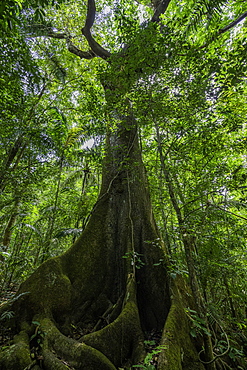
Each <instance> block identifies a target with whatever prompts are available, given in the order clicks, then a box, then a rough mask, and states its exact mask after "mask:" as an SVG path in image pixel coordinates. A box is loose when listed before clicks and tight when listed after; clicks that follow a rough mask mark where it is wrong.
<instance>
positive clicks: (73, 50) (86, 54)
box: [67, 40, 96, 59]
mask: <svg viewBox="0 0 247 370" xmlns="http://www.w3.org/2000/svg"><path fill="white" fill-rule="evenodd" d="M67 46H68V50H69V51H70V52H71V53H72V54H75V55H77V56H78V57H79V58H81V59H92V58H94V57H96V55H95V53H94V52H93V51H92V50H89V51H82V50H80V49H78V48H77V47H76V46H75V45H73V44H72V42H71V40H67Z"/></svg>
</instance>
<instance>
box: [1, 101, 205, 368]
mask: <svg viewBox="0 0 247 370" xmlns="http://www.w3.org/2000/svg"><path fill="white" fill-rule="evenodd" d="M110 105H111V104H110ZM108 120H109V123H110V124H111V126H112V127H111V128H109V132H108V136H107V140H106V156H105V160H104V168H103V178H102V188H101V192H100V195H99V198H98V201H97V202H96V204H95V206H94V209H93V212H92V215H91V218H90V220H89V223H88V224H87V226H86V229H85V230H84V232H83V233H82V235H81V237H79V239H78V240H77V241H76V242H75V243H74V245H73V246H72V247H71V248H70V249H69V250H68V251H67V252H65V253H64V254H62V255H61V256H59V257H56V258H51V259H49V260H47V261H46V262H44V263H43V264H42V265H41V266H40V267H39V268H38V269H37V270H36V271H35V272H34V273H33V274H32V275H31V276H30V277H29V278H28V279H27V280H26V281H25V282H24V283H23V284H22V285H21V286H20V289H19V291H18V292H17V295H16V298H15V299H14V300H13V301H12V302H8V303H7V304H6V305H5V306H4V307H2V309H1V310H0V315H1V312H3V311H4V310H5V311H6V310H12V311H14V313H15V316H14V318H13V319H12V321H13V323H12V324H13V326H14V328H15V331H18V330H19V334H18V335H16V336H15V337H14V344H13V345H12V346H11V347H10V348H9V349H7V350H5V351H3V352H1V353H0V366H1V369H3V370H5V369H8V370H12V369H13V370H18V369H20V370H23V369H25V368H26V367H27V366H29V365H30V364H32V363H33V364H34V362H33V360H32V358H31V357H30V351H34V349H35V353H36V369H39V368H40V366H39V361H41V362H42V368H44V369H47V370H51V369H66V368H67V367H66V365H65V363H66V364H69V365H70V366H73V368H75V369H85V370H86V369H87V370H90V369H92V370H96V369H97V370H98V369H112V370H113V369H116V368H117V367H120V366H121V367H123V366H130V365H132V364H136V363H138V362H140V361H142V360H143V358H144V357H145V348H144V338H146V339H148V338H149V337H150V334H151V333H152V335H153V334H155V336H156V337H160V336H161V337H162V339H161V343H162V344H163V347H162V352H161V354H160V359H159V363H158V369H169V370H178V369H192V368H193V369H195V370H196V369H198V370H199V369H203V368H204V367H203V365H202V364H201V363H200V362H199V359H198V356H197V353H196V350H195V348H194V345H193V343H192V341H191V338H190V336H189V325H188V322H187V319H186V315H185V311H184V305H185V304H187V302H185V300H184V297H187V294H188V296H189V294H190V293H189V290H188V288H186V287H185V286H184V284H183V282H180V283H179V288H178V286H177V285H175V281H174V280H172V279H171V278H170V277H169V274H168V272H167V271H168V262H167V257H166V251H165V250H164V246H163V245H162V243H161V241H160V238H159V235H158V232H157V228H156V225H155V221H154V218H153V214H152V208H151V202H150V197H149V191H148V184H147V179H146V175H145V169H144V166H143V163H142V159H141V151H140V148H139V143H138V134H137V127H136V122H135V120H134V117H133V116H132V113H131V109H130V106H129V103H128V102H127V101H123V102H122V105H121V108H119V106H118V112H116V111H115V112H114V111H113V110H112V107H111V108H110V112H109V117H108ZM74 330H76V332H77V334H78V333H79V334H80V338H79V340H75V333H73V331H74ZM73 334H74V338H72V337H73ZM38 359H40V360H38ZM30 366H31V365H30Z"/></svg>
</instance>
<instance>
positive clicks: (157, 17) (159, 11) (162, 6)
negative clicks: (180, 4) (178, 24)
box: [151, 0, 171, 22]
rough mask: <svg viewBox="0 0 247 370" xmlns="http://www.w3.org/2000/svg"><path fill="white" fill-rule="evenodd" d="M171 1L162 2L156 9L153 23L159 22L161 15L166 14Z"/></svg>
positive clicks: (163, 0)
mask: <svg viewBox="0 0 247 370" xmlns="http://www.w3.org/2000/svg"><path fill="white" fill-rule="evenodd" d="M170 2H171V0H161V1H160V3H159V5H158V6H157V8H156V9H155V12H154V15H153V17H152V19H151V21H152V22H159V20H160V16H161V14H164V13H165V11H166V9H167V8H168V5H169V4H170Z"/></svg>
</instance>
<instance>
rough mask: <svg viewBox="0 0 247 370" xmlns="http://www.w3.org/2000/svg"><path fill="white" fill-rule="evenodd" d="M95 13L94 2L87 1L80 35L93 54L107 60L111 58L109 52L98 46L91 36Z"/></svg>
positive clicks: (91, 0)
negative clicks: (84, 38)
mask: <svg viewBox="0 0 247 370" xmlns="http://www.w3.org/2000/svg"><path fill="white" fill-rule="evenodd" d="M95 13H96V7H95V1H94V0H88V3H87V18H86V23H85V26H84V27H83V28H82V30H81V31H82V34H83V35H84V36H85V37H86V39H87V42H88V44H89V46H90V47H91V49H92V51H93V53H94V54H95V55H97V56H99V57H100V58H102V59H108V58H109V57H110V56H111V53H109V51H107V50H106V49H104V48H103V47H102V46H101V45H100V44H98V42H97V41H95V40H94V38H93V37H92V35H91V31H90V29H91V27H92V26H93V24H94V20H95Z"/></svg>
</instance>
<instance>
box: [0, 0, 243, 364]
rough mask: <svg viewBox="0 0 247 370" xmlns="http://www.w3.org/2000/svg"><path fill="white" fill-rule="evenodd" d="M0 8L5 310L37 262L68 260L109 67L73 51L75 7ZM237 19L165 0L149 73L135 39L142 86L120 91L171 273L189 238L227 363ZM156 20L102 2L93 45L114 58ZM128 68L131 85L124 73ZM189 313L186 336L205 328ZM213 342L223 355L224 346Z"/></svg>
mask: <svg viewBox="0 0 247 370" xmlns="http://www.w3.org/2000/svg"><path fill="white" fill-rule="evenodd" d="M167 3H169V2H167ZM0 10H1V18H0V26H1V34H2V35H1V36H2V37H1V41H0V43H1V45H0V46H1V48H0V73H1V75H0V94H1V115H0V138H1V139H0V160H1V167H0V235H1V246H0V264H1V270H0V287H1V292H0V294H1V300H2V301H5V300H6V299H7V298H11V297H12V294H13V292H15V290H16V287H17V286H18V285H19V284H20V282H22V281H23V280H24V279H25V278H27V277H28V276H29V275H30V274H31V273H32V272H33V271H34V270H35V269H36V268H37V267H38V266H39V265H40V264H41V263H43V262H44V261H46V260H47V259H48V258H50V257H54V256H57V255H59V254H61V253H63V252H64V251H66V250H67V249H68V248H69V247H70V246H71V244H72V243H73V242H74V241H75V240H76V238H77V237H78V236H79V235H80V234H81V233H82V231H83V230H84V229H85V227H86V225H87V223H88V220H89V219H90V215H91V211H92V209H93V206H94V204H95V202H96V200H97V198H98V196H99V192H100V187H101V172H102V161H103V158H104V154H105V146H104V140H105V135H106V130H107V125H108V122H107V117H106V113H105V106H106V100H105V95H104V90H103V89H102V85H101V83H100V78H101V76H102V74H104V73H105V71H106V69H107V63H106V62H105V60H104V59H107V58H97V57H95V58H93V56H95V55H91V56H90V55H88V58H84V56H82V55H81V54H80V53H79V51H78V50H79V48H80V49H83V50H84V49H87V48H88V46H87V40H85V38H84V37H83V35H82V34H81V27H82V26H83V24H84V23H85V19H86V15H87V4H86V3H84V2H83V3H79V2H74V1H71V2H70V1H67V2H65V1H58V2H55V1H53V2H49V1H48V0H47V1H46V0H43V1H38V0H37V1H36V0H34V1H31V0H30V1H21V0H20V1H12V2H11V1H3V2H2V4H1V7H0ZM246 15H247V12H246V4H245V2H244V1H230V2H228V1H207V0H205V1H199V0H197V1H196V0H194V1H189V2H185V1H182V0H181V1H179V2H173V1H171V3H170V4H169V7H168V10H167V11H166V13H165V17H163V18H162V17H161V18H162V20H161V26H160V28H159V37H158V38H157V39H156V40H155V42H154V40H149V46H150V45H151V44H152V48H153V49H152V50H150V49H148V47H147V52H148V53H150V54H152V53H154V54H155V56H156V63H157V67H156V68H155V72H154V66H153V65H150V71H151V73H150V72H149V70H148V68H149V66H148V64H147V57H146V56H145V58H144V57H143V53H144V51H145V47H146V46H147V45H146V44H143V45H142V48H141V49H138V50H137V51H136V54H135V58H134V59H133V64H132V66H131V68H132V69H133V70H134V71H135V73H140V78H138V79H136V82H135V83H134V84H133V86H132V87H131V89H129V91H128V93H127V98H128V100H129V101H130V103H131V107H132V110H133V112H134V115H135V117H136V120H137V122H138V131H139V140H140V146H141V151H142V156H143V161H144V164H145V168H146V173H147V176H148V182H149V190H150V193H151V199H152V206H153V212H154V215H155V219H156V223H157V226H158V229H159V233H160V236H161V238H162V239H163V240H164V242H165V244H166V247H167V250H168V254H169V260H170V270H169V274H170V276H171V278H172V279H175V278H176V277H177V276H178V275H179V276H180V275H181V276H183V277H184V278H185V280H187V279H188V278H189V267H188V261H187V260H186V253H185V252H186V251H185V250H184V238H186V236H189V237H190V241H191V243H192V244H193V246H194V254H193V267H194V269H195V271H196V274H197V278H198V281H199V285H200V290H201V293H202V295H203V297H204V298H205V301H206V302H207V307H209V309H210V312H213V313H214V317H217V320H218V321H219V322H221V325H222V326H223V327H224V332H226V333H227V335H228V336H229V338H230V340H231V345H230V349H229V353H230V357H231V358H232V359H233V361H234V360H235V359H236V361H237V359H239V358H244V357H245V356H246V328H247V316H246V315H247V310H246V305H247V298H246V289H247V287H246V284H247V283H246V282H247V255H246V235H247V226H246V220H247V209H246V200H247V163H246V141H247V131H246V130H247V128H246V116H247V104H246V91H247V87H246V70H247V64H246V56H247V42H246V41H247V32H246V30H247V23H246V18H245V17H246ZM152 16H153V8H152V7H150V4H149V3H148V2H147V1H144V0H143V1H138V2H132V1H128V0H121V1H100V2H98V3H97V15H96V20H95V23H94V27H93V34H94V37H95V40H97V42H98V43H99V44H100V45H103V47H104V48H105V49H104V50H106V49H107V50H109V51H110V52H111V53H114V51H116V50H118V49H119V48H120V47H123V48H124V47H126V45H127V47H128V45H135V43H136V44H138V42H140V40H138V30H140V29H144V28H145V27H146V26H147V24H148V20H149V19H150V18H152ZM171 30H172V32H171ZM164 40H165V41H164ZM164 45H165V46H164ZM89 54H90V53H89ZM91 57H92V60H91ZM142 58H143V60H144V59H145V68H146V69H145V71H143V66H142V64H141V60H142ZM121 68H122V70H124V62H123V64H122V65H121V67H120V70H121ZM138 69H139V71H138ZM124 73H129V76H130V79H131V78H132V77H131V76H132V70H131V69H130V70H128V71H127V72H126V71H124ZM123 257H124V256H123ZM125 257H126V256H125ZM134 258H135V263H136V264H138V263H140V266H139V267H140V268H141V264H142V260H141V258H140V256H139V255H138V254H137V255H135V256H134ZM188 315H189V316H190V317H191V318H192V320H193V324H194V325H193V326H192V329H191V335H192V336H196V335H197V334H198V332H200V331H203V330H205V328H204V327H203V323H202V322H200V320H199V318H198V317H197V316H196V315H195V312H189V313H188ZM1 319H5V317H0V320H1ZM220 346H221V349H222V351H224V349H226V348H227V346H228V344H227V340H226V338H225V337H223V338H222V341H221V343H220Z"/></svg>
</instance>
